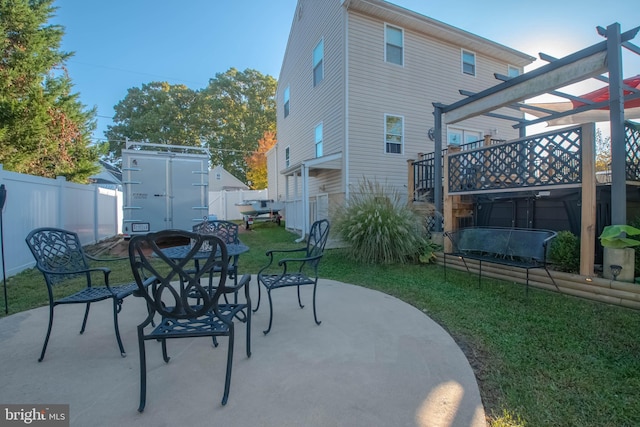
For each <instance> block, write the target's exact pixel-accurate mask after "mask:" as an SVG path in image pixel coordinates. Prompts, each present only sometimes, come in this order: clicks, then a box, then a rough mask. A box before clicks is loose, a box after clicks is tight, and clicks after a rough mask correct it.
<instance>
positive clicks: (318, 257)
mask: <svg viewBox="0 0 640 427" xmlns="http://www.w3.org/2000/svg"><path fill="white" fill-rule="evenodd" d="M323 255H324V254H319V255H314V256H310V257H304V258H282V259H281V260H280V261H278V265H280V266H282V265H285V264H287V263H289V262H308V261H315V260H317V259H320V258H322V256H323Z"/></svg>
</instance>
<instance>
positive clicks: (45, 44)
mask: <svg viewBox="0 0 640 427" xmlns="http://www.w3.org/2000/svg"><path fill="white" fill-rule="evenodd" d="M52 3H53V0H0V31H2V36H0V163H2V164H3V167H4V169H6V170H11V171H15V172H21V173H28V174H33V175H39V176H44V177H49V178H55V177H56V176H59V175H60V176H65V177H66V178H67V179H68V180H69V181H75V182H83V183H84V182H86V181H87V178H88V177H89V176H90V175H92V174H94V173H95V172H96V171H97V170H98V166H97V163H96V161H97V159H98V153H97V150H96V149H95V148H94V147H91V146H90V134H91V131H92V130H93V129H95V120H94V117H95V110H94V109H91V110H85V108H84V106H83V105H82V104H81V103H80V102H79V100H78V95H77V94H72V93H71V87H72V84H71V79H70V78H69V76H68V75H67V73H66V70H65V68H64V63H65V61H66V60H67V59H68V58H69V57H70V56H71V55H72V54H71V53H68V52H62V51H60V50H59V48H60V42H61V40H62V37H63V35H64V29H63V27H61V26H58V25H47V21H48V20H49V19H50V18H51V17H52V16H53V12H54V11H55V8H54V7H53V6H52V5H51V4H52Z"/></svg>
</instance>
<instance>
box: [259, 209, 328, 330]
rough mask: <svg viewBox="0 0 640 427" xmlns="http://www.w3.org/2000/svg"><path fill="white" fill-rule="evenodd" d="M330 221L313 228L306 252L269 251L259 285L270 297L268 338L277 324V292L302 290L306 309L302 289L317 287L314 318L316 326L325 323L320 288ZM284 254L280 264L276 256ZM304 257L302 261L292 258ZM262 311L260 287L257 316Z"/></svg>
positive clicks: (314, 298)
mask: <svg viewBox="0 0 640 427" xmlns="http://www.w3.org/2000/svg"><path fill="white" fill-rule="evenodd" d="M329 228H330V226H329V221H327V220H326V219H323V220H320V221H316V222H314V223H313V225H312V226H311V230H310V231H309V236H308V237H307V245H306V247H304V248H299V249H289V250H269V251H267V253H266V255H267V256H268V257H269V263H268V264H267V265H266V266H264V267H263V268H262V269H261V270H260V271H259V272H258V282H259V283H262V284H263V285H264V287H265V288H266V289H267V296H268V297H269V327H268V328H267V329H266V330H265V331H263V333H264V334H265V335H266V334H268V333H269V331H270V330H271V323H272V320H273V304H272V301H271V291H272V290H274V289H279V288H285V287H289V286H297V288H298V305H299V306H300V308H304V305H302V301H301V299H300V286H303V285H313V318H314V320H315V322H316V324H318V325H319V324H320V323H321V322H320V321H319V320H318V316H317V315H316V288H317V286H318V265H319V264H320V260H321V259H322V256H323V254H324V247H325V245H326V244H327V239H328V237H329ZM276 254H278V255H279V254H284V256H286V258H282V259H280V260H277V270H278V271H277V272H276V271H275V270H276V264H275V263H274V261H276V258H274V255H276ZM296 254H300V255H302V257H290V255H296ZM259 307H260V286H258V303H257V304H256V308H255V310H253V311H254V312H256V311H258V308H259Z"/></svg>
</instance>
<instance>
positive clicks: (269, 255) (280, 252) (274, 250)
mask: <svg viewBox="0 0 640 427" xmlns="http://www.w3.org/2000/svg"><path fill="white" fill-rule="evenodd" d="M306 250H307V249H306V248H298V249H272V250H268V251H267V252H266V253H265V255H266V256H268V257H269V262H268V263H267V265H265V266H264V267H262V268H261V269H260V270H259V271H258V274H260V273H262V272H263V271H265V270H267V269H268V268H269V267H270V266H271V264H273V255H274V254H283V253H286V254H291V253H296V252H306ZM291 259H295V258H291ZM279 265H281V264H279Z"/></svg>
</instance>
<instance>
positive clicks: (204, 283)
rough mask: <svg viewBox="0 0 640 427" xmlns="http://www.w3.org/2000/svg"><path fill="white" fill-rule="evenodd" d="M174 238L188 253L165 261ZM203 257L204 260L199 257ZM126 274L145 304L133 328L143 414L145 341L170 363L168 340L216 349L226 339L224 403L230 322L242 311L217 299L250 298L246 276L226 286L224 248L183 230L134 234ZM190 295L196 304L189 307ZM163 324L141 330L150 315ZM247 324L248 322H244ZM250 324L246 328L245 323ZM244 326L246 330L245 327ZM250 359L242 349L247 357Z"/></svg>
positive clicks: (214, 238) (209, 238) (229, 365)
mask: <svg viewBox="0 0 640 427" xmlns="http://www.w3.org/2000/svg"><path fill="white" fill-rule="evenodd" d="M175 239H187V240H190V241H191V248H190V250H189V251H188V252H187V253H185V254H184V255H183V256H182V257H180V259H176V258H170V257H169V256H167V253H165V251H164V248H163V244H164V242H167V241H172V240H175ZM203 253H207V254H208V256H207V257H206V258H202V254H203ZM196 256H198V257H200V259H199V262H200V268H198V269H193V268H192V267H191V262H192V261H193V260H194V259H195V257H196ZM129 259H130V263H131V269H132V271H133V275H134V277H135V280H136V283H137V284H138V287H139V291H140V293H141V294H142V296H143V297H144V298H145V300H146V301H147V305H148V308H149V314H148V316H147V318H146V319H145V320H144V321H143V322H142V323H140V324H139V325H138V345H139V347H140V406H139V407H138V410H139V411H140V412H142V411H143V410H144V407H145V404H146V390H147V368H146V352H145V341H147V340H159V341H161V343H162V356H163V358H164V361H165V362H169V356H168V354H167V342H166V341H167V339H171V338H193V337H211V338H212V341H213V344H214V346H217V345H218V343H217V340H216V338H217V337H220V336H226V337H229V344H228V348H227V366H226V378H225V385H224V394H223V397H222V404H223V405H225V404H226V403H227V399H228V397H229V386H230V383H231V368H232V362H233V347H234V322H233V319H234V318H235V317H236V316H237V314H238V312H239V311H240V310H242V309H243V308H242V305H240V304H222V303H220V299H221V297H223V295H226V294H230V293H236V292H237V291H238V290H240V289H241V288H244V290H245V297H246V298H247V301H250V299H249V281H250V278H251V276H250V275H244V276H243V277H242V278H241V279H240V280H239V281H238V284H237V285H234V286H228V285H227V280H228V268H229V263H228V252H227V247H226V245H225V243H224V242H223V241H222V240H221V239H220V238H219V237H217V236H213V235H204V234H198V233H192V232H188V231H183V230H164V231H159V232H157V233H149V234H147V235H138V236H134V237H133V238H131V240H130V242H129ZM213 269H216V270H218V271H219V272H220V274H219V275H218V276H217V278H218V281H217V283H215V284H210V283H211V282H210V281H209V275H210V271H212V270H213ZM194 292H195V293H196V294H197V295H198V299H199V300H200V301H202V303H201V304H196V303H194V302H193V294H194ZM156 313H157V314H159V315H160V316H161V317H162V319H161V321H160V322H159V323H158V324H157V326H155V327H153V329H151V330H149V331H145V328H146V327H147V326H149V325H150V324H153V319H154V316H155V314H156ZM249 319H250V318H249ZM249 325H250V324H249ZM249 325H248V326H249ZM250 356H251V352H250V347H249V345H247V357H250Z"/></svg>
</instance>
